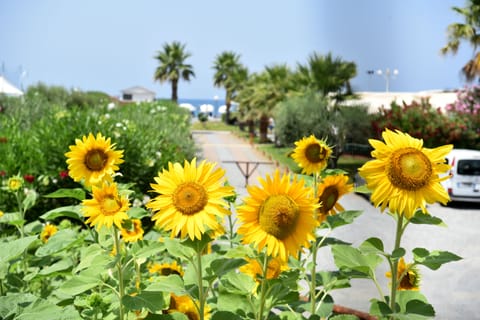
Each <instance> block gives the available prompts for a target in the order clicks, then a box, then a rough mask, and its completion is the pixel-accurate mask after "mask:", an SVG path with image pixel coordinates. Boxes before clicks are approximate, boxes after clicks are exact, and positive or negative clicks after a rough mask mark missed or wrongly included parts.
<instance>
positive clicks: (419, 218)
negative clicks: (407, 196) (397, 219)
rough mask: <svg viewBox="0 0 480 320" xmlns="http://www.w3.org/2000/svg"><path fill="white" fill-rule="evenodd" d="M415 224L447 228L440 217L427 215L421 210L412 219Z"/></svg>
mask: <svg viewBox="0 0 480 320" xmlns="http://www.w3.org/2000/svg"><path fill="white" fill-rule="evenodd" d="M410 222H411V223H414V224H429V225H437V226H442V227H446V226H447V225H446V224H445V223H444V222H443V221H442V219H440V218H438V217H434V216H431V215H429V214H427V213H422V211H421V210H418V211H417V212H415V215H414V216H413V217H412V218H411V219H410Z"/></svg>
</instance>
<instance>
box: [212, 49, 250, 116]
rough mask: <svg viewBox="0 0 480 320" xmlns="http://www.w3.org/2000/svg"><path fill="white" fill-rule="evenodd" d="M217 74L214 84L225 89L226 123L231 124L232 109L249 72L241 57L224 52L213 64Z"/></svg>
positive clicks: (233, 53) (214, 77)
mask: <svg viewBox="0 0 480 320" xmlns="http://www.w3.org/2000/svg"><path fill="white" fill-rule="evenodd" d="M213 69H214V70H215V74H214V75H213V84H214V85H215V86H216V87H224V88H225V105H226V112H225V122H226V123H229V122H230V108H231V106H232V100H233V98H234V97H235V95H236V92H237V90H238V89H239V87H240V86H241V85H242V83H243V82H244V81H245V80H246V79H247V77H248V70H247V68H246V67H244V66H243V65H242V64H241V63H240V55H238V54H236V53H235V52H232V51H224V52H222V53H221V54H219V55H217V57H216V58H215V61H214V63H213Z"/></svg>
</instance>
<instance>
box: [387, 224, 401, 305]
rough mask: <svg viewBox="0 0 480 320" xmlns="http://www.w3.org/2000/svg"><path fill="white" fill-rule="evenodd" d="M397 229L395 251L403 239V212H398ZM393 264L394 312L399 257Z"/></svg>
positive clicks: (391, 297)
mask: <svg viewBox="0 0 480 320" xmlns="http://www.w3.org/2000/svg"><path fill="white" fill-rule="evenodd" d="M396 216H397V230H396V232H395V246H394V249H393V252H394V251H395V250H397V249H398V248H400V241H401V239H402V234H403V231H404V229H403V214H397V215H396ZM391 265H392V268H391V269H392V271H391V272H392V288H391V293H390V309H391V310H392V312H395V308H396V298H397V287H398V279H397V273H398V259H397V258H396V259H395V260H394V261H393V264H391Z"/></svg>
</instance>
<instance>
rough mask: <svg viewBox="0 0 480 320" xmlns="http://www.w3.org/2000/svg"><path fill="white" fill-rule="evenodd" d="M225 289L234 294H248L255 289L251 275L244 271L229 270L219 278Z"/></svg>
mask: <svg viewBox="0 0 480 320" xmlns="http://www.w3.org/2000/svg"><path fill="white" fill-rule="evenodd" d="M220 283H221V284H222V286H223V289H224V290H225V291H228V292H229V293H233V294H236V295H245V296H246V295H249V294H252V293H253V291H254V290H255V287H256V283H255V281H254V280H253V279H252V277H251V276H249V275H246V274H244V273H238V272H230V273H228V274H227V275H226V276H225V277H222V278H221V279H220Z"/></svg>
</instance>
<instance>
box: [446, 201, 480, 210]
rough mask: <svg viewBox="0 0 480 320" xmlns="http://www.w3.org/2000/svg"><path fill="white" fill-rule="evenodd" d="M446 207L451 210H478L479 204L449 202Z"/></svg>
mask: <svg viewBox="0 0 480 320" xmlns="http://www.w3.org/2000/svg"><path fill="white" fill-rule="evenodd" d="M447 207H449V208H453V209H465V210H472V209H473V210H480V202H460V201H451V202H449V203H448V204H447Z"/></svg>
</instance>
